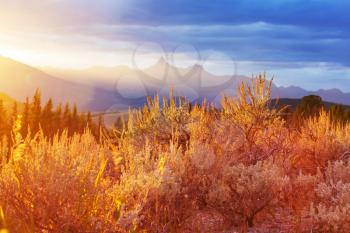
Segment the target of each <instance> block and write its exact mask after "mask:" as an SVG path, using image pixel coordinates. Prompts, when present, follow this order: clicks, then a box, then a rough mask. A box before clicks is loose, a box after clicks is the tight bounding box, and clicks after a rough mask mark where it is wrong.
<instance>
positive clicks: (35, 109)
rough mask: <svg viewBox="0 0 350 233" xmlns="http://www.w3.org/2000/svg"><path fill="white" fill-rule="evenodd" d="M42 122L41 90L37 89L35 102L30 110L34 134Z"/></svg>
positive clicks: (34, 97)
mask: <svg viewBox="0 0 350 233" xmlns="http://www.w3.org/2000/svg"><path fill="white" fill-rule="evenodd" d="M40 123H41V94H40V91H39V90H36V92H35V94H34V96H33V102H32V105H31V112H30V125H31V130H32V132H33V134H35V133H37V132H38V131H39V126H40Z"/></svg>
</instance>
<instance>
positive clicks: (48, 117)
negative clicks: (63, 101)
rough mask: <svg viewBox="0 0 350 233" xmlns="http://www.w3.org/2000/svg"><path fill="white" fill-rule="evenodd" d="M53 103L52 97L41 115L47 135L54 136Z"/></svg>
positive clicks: (42, 124) (42, 125)
mask: <svg viewBox="0 0 350 233" xmlns="http://www.w3.org/2000/svg"><path fill="white" fill-rule="evenodd" d="M52 109H53V103H52V99H49V100H48V101H47V103H46V105H45V107H44V109H43V112H42V116H41V127H42V128H43V130H44V133H45V135H47V136H53V135H54V133H55V132H54V128H53V125H54V113H53V110H52Z"/></svg>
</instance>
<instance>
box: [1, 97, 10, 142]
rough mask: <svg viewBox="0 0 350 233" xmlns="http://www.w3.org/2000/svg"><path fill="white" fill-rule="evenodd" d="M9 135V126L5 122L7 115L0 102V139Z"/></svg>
mask: <svg viewBox="0 0 350 233" xmlns="http://www.w3.org/2000/svg"><path fill="white" fill-rule="evenodd" d="M8 133H9V124H8V121H7V114H6V110H5V107H4V103H3V101H2V100H0V137H1V138H2V137H4V136H7V135H8Z"/></svg>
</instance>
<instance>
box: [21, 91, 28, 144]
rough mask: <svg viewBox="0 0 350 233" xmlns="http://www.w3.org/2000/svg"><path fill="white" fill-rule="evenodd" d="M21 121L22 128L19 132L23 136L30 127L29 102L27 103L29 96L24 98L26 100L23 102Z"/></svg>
mask: <svg viewBox="0 0 350 233" xmlns="http://www.w3.org/2000/svg"><path fill="white" fill-rule="evenodd" d="M22 119H23V121H22V129H21V134H22V135H23V137H25V136H27V134H28V130H29V128H30V104H29V98H28V97H27V98H26V102H25V103H24V110H23V118H22Z"/></svg>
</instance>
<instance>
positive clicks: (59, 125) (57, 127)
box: [53, 103, 64, 133]
mask: <svg viewBox="0 0 350 233" xmlns="http://www.w3.org/2000/svg"><path fill="white" fill-rule="evenodd" d="M53 122H54V124H53V130H54V132H55V133H58V132H60V131H62V130H63V129H64V126H63V121H62V104H61V103H59V104H58V105H57V107H56V110H55V113H54V119H53Z"/></svg>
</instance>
